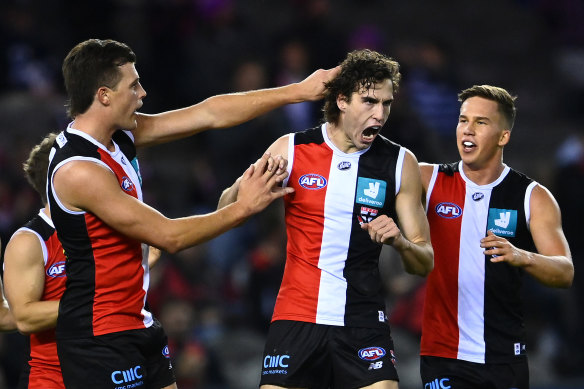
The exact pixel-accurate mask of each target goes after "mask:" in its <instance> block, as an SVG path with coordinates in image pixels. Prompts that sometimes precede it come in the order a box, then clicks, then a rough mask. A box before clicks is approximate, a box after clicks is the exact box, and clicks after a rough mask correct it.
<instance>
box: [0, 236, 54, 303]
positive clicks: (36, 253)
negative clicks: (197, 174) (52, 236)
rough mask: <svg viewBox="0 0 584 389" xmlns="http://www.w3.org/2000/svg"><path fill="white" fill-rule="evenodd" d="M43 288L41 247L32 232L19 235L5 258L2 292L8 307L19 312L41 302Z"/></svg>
mask: <svg viewBox="0 0 584 389" xmlns="http://www.w3.org/2000/svg"><path fill="white" fill-rule="evenodd" d="M44 287H45V261H44V256H43V251H42V248H41V243H40V241H39V239H38V238H37V236H36V235H34V234H33V233H31V232H18V233H16V234H15V235H14V237H13V238H12V239H11V240H10V242H9V243H8V245H7V246H6V252H5V254H4V291H5V293H6V299H7V300H8V302H9V304H10V306H11V307H12V309H13V310H14V311H15V314H18V310H19V308H20V307H22V306H23V305H24V304H26V303H30V302H35V301H40V299H41V297H42V295H43V291H44Z"/></svg>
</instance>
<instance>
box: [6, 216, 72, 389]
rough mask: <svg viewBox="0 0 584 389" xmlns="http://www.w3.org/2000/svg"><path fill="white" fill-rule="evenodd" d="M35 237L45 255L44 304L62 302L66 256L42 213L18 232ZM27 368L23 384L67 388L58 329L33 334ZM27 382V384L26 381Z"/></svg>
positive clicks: (49, 220)
mask: <svg viewBox="0 0 584 389" xmlns="http://www.w3.org/2000/svg"><path fill="white" fill-rule="evenodd" d="M19 231H26V232H29V233H32V234H34V235H36V237H37V238H38V240H39V244H40V246H41V249H42V252H43V260H44V268H45V284H44V290H43V295H42V296H41V299H40V300H41V301H50V300H59V299H60V298H61V296H62V294H63V292H64V290H65V282H66V280H67V277H66V274H65V254H63V247H62V246H61V242H59V239H57V233H56V232H55V227H54V226H53V222H52V221H51V219H50V218H49V217H48V216H47V215H46V214H45V213H44V212H43V211H42V210H41V211H40V212H39V213H38V215H37V216H35V217H34V218H33V219H31V220H30V221H29V222H27V223H26V224H25V225H24V226H23V227H21V228H19V229H18V231H16V232H19ZM29 339H30V353H29V358H28V360H27V363H28V367H26V368H25V369H23V372H22V374H21V382H22V383H23V385H24V386H25V387H27V388H28V387H30V388H51V389H53V388H65V384H63V378H62V376H61V365H60V364H59V357H58V355H57V344H56V343H55V330H54V329H50V330H46V331H41V332H37V333H34V334H31V335H30V337H29ZM23 381H24V382H23Z"/></svg>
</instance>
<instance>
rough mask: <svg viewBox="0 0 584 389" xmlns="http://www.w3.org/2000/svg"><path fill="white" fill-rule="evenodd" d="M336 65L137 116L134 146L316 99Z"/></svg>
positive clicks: (229, 123)
mask: <svg viewBox="0 0 584 389" xmlns="http://www.w3.org/2000/svg"><path fill="white" fill-rule="evenodd" d="M339 71H340V67H338V66H337V67H335V68H332V69H328V70H323V69H319V70H317V71H315V72H314V73H312V74H311V75H310V76H308V77H307V78H306V79H304V80H303V81H301V82H299V83H294V84H290V85H286V86H282V87H278V88H269V89H261V90H255V91H249V92H241V93H231V94H224V95H217V96H213V97H210V98H208V99H206V100H204V101H202V102H200V103H198V104H195V105H192V106H190V107H187V108H182V109H178V110H174V111H168V112H164V113H160V114H156V115H146V114H139V115H138V127H137V128H136V129H135V130H134V131H133V133H134V138H135V143H136V146H138V147H142V146H151V145H155V144H159V143H165V142H169V141H172V140H176V139H180V138H184V137H187V136H191V135H194V134H196V133H198V132H201V131H204V130H207V129H219V128H226V127H233V126H236V125H238V124H241V123H244V122H246V121H248V120H251V119H253V118H256V117H258V116H260V115H262V114H264V113H266V112H269V111H271V110H273V109H275V108H278V107H281V106H283V105H286V104H293V103H299V102H302V101H313V100H319V99H321V98H322V97H323V93H324V90H325V88H324V84H325V82H327V81H329V80H331V79H332V78H333V77H335V76H336V75H337V74H338V72H339Z"/></svg>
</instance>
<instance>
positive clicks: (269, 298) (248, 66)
mask: <svg viewBox="0 0 584 389" xmlns="http://www.w3.org/2000/svg"><path fill="white" fill-rule="evenodd" d="M583 20H584V2H583V1H582V0H490V1H462V0H444V1H440V2H438V1H423V0H408V1H400V2H398V1H394V0H384V1H381V0H313V1H310V0H281V1H259V0H249V1H243V0H239V1H238V0H190V1H187V0H103V1H100V2H84V1H79V0H77V1H71V0H49V1H47V0H20V1H18V0H2V2H0V48H1V50H0V139H1V140H0V238H1V239H2V242H3V243H4V244H5V243H6V242H7V241H8V240H9V239H10V236H11V235H12V233H13V232H14V231H15V230H16V229H17V228H18V227H19V226H21V225H22V224H23V223H24V222H26V221H27V220H28V219H29V218H31V217H32V216H33V215H34V214H35V213H36V212H37V210H38V208H39V207H40V206H41V204H40V200H39V199H38V196H37V195H36V193H34V191H33V190H32V189H31V188H29V186H28V184H27V183H26V181H25V180H24V178H23V174H22V171H21V165H22V162H23V161H24V160H25V159H26V157H27V155H28V152H29V151H30V149H31V147H32V146H33V145H34V144H36V143H38V142H39V141H40V140H41V139H42V137H43V135H45V134H46V133H47V132H49V131H61V130H62V129H63V128H64V127H65V126H66V124H67V122H68V119H67V118H66V116H65V109H64V105H65V96H64V90H63V86H62V77H61V74H60V66H61V62H62V60H63V58H64V56H65V55H66V54H67V52H68V51H69V50H70V49H71V48H72V47H73V46H74V45H75V44H77V43H78V42H80V41H82V40H85V39H88V38H101V39H106V38H112V39H116V40H120V41H123V42H125V43H127V44H129V45H130V47H132V49H133V50H134V51H135V52H136V54H137V56H138V62H137V69H138V72H139V73H140V77H141V82H142V84H143V86H144V88H145V89H146V91H147V92H148V96H147V97H146V99H145V100H144V106H143V108H142V111H143V112H145V113H156V112H160V111H164V110H169V109H174V108H179V107H182V106H187V105H190V104H194V103H197V102H199V101H201V100H203V99H204V98H206V97H209V96H211V95H214V94H218V93H227V92H234V91H244V90H250V89H258V88H264V87H273V86H278V85H283V84H287V83H290V82H294V81H299V80H301V79H303V78H305V77H306V76H307V75H309V74H310V73H312V71H314V70H315V69H317V68H329V67H332V66H335V65H337V64H338V63H339V62H340V61H342V60H343V59H344V58H345V55H346V53H347V52H348V51H351V50H353V49H359V48H365V47H367V48H370V49H374V50H377V51H380V52H383V53H385V54H387V55H389V56H391V57H394V58H395V59H396V60H398V61H399V62H400V64H401V66H402V68H401V69H402V74H403V82H402V86H401V90H400V92H399V94H397V95H396V101H395V103H394V105H393V107H392V113H391V115H390V119H389V122H388V124H387V125H386V126H385V128H384V130H383V134H384V135H385V136H387V137H389V138H390V139H392V140H394V141H397V142H399V143H401V144H402V145H404V146H406V147H408V148H409V149H411V150H412V151H413V152H414V153H415V154H416V156H417V157H418V159H419V160H420V161H427V162H451V161H455V160H457V158H458V156H457V151H456V146H455V127H456V123H457V116H458V107H459V105H458V102H457V97H456V94H457V92H459V91H460V90H461V89H464V88H467V87H470V86H472V85H474V84H484V83H487V84H494V85H498V86H502V87H504V88H506V89H508V90H509V91H510V92H512V93H513V94H516V95H518V96H519V98H518V100H517V107H518V117H517V121H516V125H515V128H514V130H513V136H512V141H511V144H510V145H509V146H507V147H506V152H505V162H506V163H507V164H509V165H510V166H512V167H514V168H516V169H518V170H520V171H523V172H525V173H526V174H528V175H530V176H531V177H532V178H534V179H536V180H537V181H539V182H540V183H541V184H543V185H545V186H546V187H548V188H549V189H550V190H551V191H552V192H553V193H554V195H555V196H556V198H557V200H558V202H559V204H560V206H561V209H562V213H563V225H564V230H565V233H566V235H567V237H568V240H569V242H570V246H571V249H572V254H573V259H574V263H575V267H576V279H575V281H574V285H573V286H572V288H570V289H568V290H552V289H546V288H543V287H541V286H539V285H537V284H536V283H535V282H533V281H532V280H530V279H528V278H526V285H525V295H526V307H525V311H526V317H527V323H526V324H527V328H528V333H529V344H528V352H529V355H530V365H531V376H532V379H531V381H532V387H533V388H563V389H566V388H581V387H584V371H583V369H582V367H584V351H583V350H584V341H583V335H582V332H583V330H584V326H583V324H582V313H581V312H582V308H583V307H584V304H583V301H582V287H583V281H582V279H581V276H580V269H579V266H580V262H581V258H582V255H583V253H584V248H583V241H584V240H583V239H582V237H581V235H582V234H581V233H582V227H581V221H582V220H583V218H582V216H583V213H584V206H583V205H582V194H583V188H582V187H583V185H584V179H583V176H584V131H583V130H584V127H583V124H582V123H583V119H584V115H583V112H584V22H583ZM320 108H321V104H320V103H303V104H296V105H292V106H288V107H286V108H282V109H279V110H277V111H274V112H272V113H269V114H267V115H265V116H263V117H261V118H258V119H255V120H253V121H251V122H249V123H247V124H245V125H242V126H239V127H237V128H233V129H228V130H221V131H215V132H208V133H203V134H199V135H197V136H194V137H192V138H190V139H186V140H182V141H180V142H175V143H172V144H168V145H164V146H158V147H154V148H151V149H146V150H141V151H140V154H139V157H140V163H141V169H142V175H143V177H144V193H145V201H146V203H148V204H150V205H152V206H154V207H155V208H157V209H159V210H161V211H162V212H163V213H164V214H165V215H167V216H170V217H179V216H185V215H187V214H193V213H203V212H208V211H212V210H213V209H214V208H215V206H216V202H217V200H218V198H219V195H220V193H221V191H222V190H223V189H224V188H225V187H226V186H228V185H230V184H231V183H232V182H233V181H234V180H235V179H236V178H237V177H238V176H239V175H240V174H241V173H242V172H243V171H244V170H245V168H246V167H247V166H248V165H249V164H250V163H252V162H253V161H255V160H256V159H257V158H258V157H259V155H260V154H261V153H262V152H263V151H264V150H265V148H266V147H267V146H268V145H269V144H271V143H272V142H273V141H274V140H275V139H276V138H277V137H279V136H281V135H283V134H286V133H288V132H291V131H296V130H302V129H305V128H308V127H312V126H314V125H316V124H318V123H319V122H320V120H321V112H320ZM284 258H285V232H284V228H283V222H282V209H281V204H279V203H278V204H274V205H273V206H270V208H269V209H268V210H266V211H265V212H263V213H262V214H260V215H258V216H256V217H254V218H253V219H252V220H250V221H249V222H247V223H246V224H245V225H244V226H242V227H240V228H238V229H236V230H233V231H231V232H229V233H227V234H225V235H224V236H222V237H220V238H218V239H215V240H214V241H212V242H209V243H208V244H204V245H201V246H198V247H195V248H192V249H188V250H185V251H183V252H181V253H179V254H176V255H169V254H163V257H162V259H161V261H160V263H159V264H158V265H157V266H156V267H155V268H154V269H153V271H152V284H151V293H150V295H149V303H150V305H151V308H152V310H153V312H154V313H155V315H156V316H157V317H158V318H159V319H160V320H161V321H162V323H163V325H164V327H165V329H166V331H167V333H168V335H169V338H170V348H171V354H172V356H173V359H174V365H175V368H176V371H177V376H178V383H179V387H180V388H182V389H185V388H213V389H215V388H217V389H218V388H242V389H243V388H254V387H255V386H256V385H257V382H258V380H259V367H260V361H261V351H262V348H263V341H264V338H265V333H266V329H267V325H268V322H269V318H270V315H271V310H272V307H273V302H274V299H275V295H276V293H277V289H278V287H279V283H280V277H281V272H282V269H283V263H284ZM383 261H384V263H387V264H388V266H387V268H388V269H386V270H387V272H388V274H389V275H390V277H391V278H392V281H391V282H390V283H389V285H388V305H389V307H390V309H391V310H390V316H393V315H392V314H391V313H393V312H392V311H394V312H395V316H394V317H395V319H392V321H393V332H394V337H395V340H396V349H397V350H396V352H397V357H398V371H399V373H400V375H401V377H402V383H401V387H402V389H408V388H420V387H421V382H420V380H419V376H418V370H417V369H418V366H417V364H418V361H417V352H418V349H417V347H418V341H419V326H418V322H417V319H418V318H419V316H418V315H419V310H418V308H420V307H421V306H420V302H419V300H415V297H416V296H415V292H416V291H417V290H418V288H419V287H420V285H421V284H422V281H423V280H421V279H419V278H417V277H413V276H408V275H403V272H402V271H401V266H400V264H399V263H398V262H396V261H397V259H396V258H395V256H394V254H393V253H392V252H391V250H386V251H384V257H383ZM404 307H405V308H404ZM398 313H399V314H398ZM404 318H405V319H404ZM24 347H25V346H24V338H23V337H22V336H20V335H19V334H3V335H0V388H2V387H3V388H13V387H15V383H16V380H17V378H18V373H19V368H20V364H21V363H22V361H23V358H24V356H25V354H24Z"/></svg>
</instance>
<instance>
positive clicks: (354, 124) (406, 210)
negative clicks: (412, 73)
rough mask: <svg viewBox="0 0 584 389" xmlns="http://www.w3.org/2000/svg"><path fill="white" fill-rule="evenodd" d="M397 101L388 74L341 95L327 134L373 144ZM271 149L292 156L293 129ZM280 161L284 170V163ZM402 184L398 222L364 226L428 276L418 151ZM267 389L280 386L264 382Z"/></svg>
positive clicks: (229, 192)
mask: <svg viewBox="0 0 584 389" xmlns="http://www.w3.org/2000/svg"><path fill="white" fill-rule="evenodd" d="M392 101H393V85H392V83H391V81H390V80H384V81H383V82H381V83H378V84H376V85H375V86H374V87H372V88H370V89H366V90H359V91H357V92H354V93H353V94H352V96H351V98H350V99H349V98H347V97H346V96H339V97H338V98H337V105H338V107H339V109H340V110H341V115H340V118H339V122H338V123H337V124H336V125H333V124H331V123H328V124H327V134H328V136H329V138H330V139H331V141H332V142H333V143H334V145H335V146H336V147H338V148H339V149H340V150H341V151H343V152H345V153H353V152H356V151H359V150H364V149H366V148H368V147H369V146H370V145H371V143H372V142H373V140H374V139H375V137H377V135H379V131H380V130H381V128H382V127H383V125H384V124H385V122H386V121H387V119H388V117H389V113H390V107H391V103H392ZM268 152H270V153H271V154H273V155H281V156H282V157H283V158H284V160H287V158H288V135H285V136H283V137H281V138H279V139H278V140H276V141H275V142H274V143H273V144H272V145H271V146H270V147H269V148H268ZM283 165H285V163H282V164H281V165H279V170H280V169H284V170H285V167H284V168H283V167H282V166H283ZM403 169H404V170H403V174H402V177H407V179H402V182H401V189H400V192H399V194H398V195H397V197H396V211H397V214H398V216H399V219H400V220H401V221H402V223H401V225H400V226H398V225H397V224H396V223H395V222H394V220H393V219H392V218H390V217H388V216H387V215H380V216H378V217H377V218H375V219H374V220H373V221H371V222H370V223H364V224H363V225H362V226H361V228H362V229H363V230H365V231H367V232H368V233H369V235H370V237H371V239H372V240H373V241H374V242H377V243H379V244H389V245H391V246H393V247H394V248H395V249H396V250H397V251H398V252H399V253H400V256H401V259H402V262H403V264H404V268H405V269H406V271H407V272H409V273H412V274H417V275H421V276H426V275H427V274H428V273H429V272H430V271H431V270H432V268H433V266H434V252H433V249H432V246H431V244H430V230H429V227H428V221H427V219H426V215H425V212H424V208H423V206H422V203H421V202H420V197H421V195H422V184H421V180H420V170H419V168H418V162H417V160H416V158H415V156H414V155H413V154H412V153H411V152H409V151H407V152H406V156H405V159H404V167H403ZM239 185H240V180H239V179H238V180H237V181H236V182H235V183H234V184H233V185H232V186H231V187H230V188H228V189H226V190H225V191H224V192H223V194H222V195H221V199H220V200H219V204H218V208H222V207H226V206H228V204H230V202H231V201H233V200H234V199H235V198H236V195H237V192H238V189H239ZM397 387H398V383H397V382H396V381H389V380H384V381H379V382H376V383H375V384H373V385H369V386H366V387H365V388H368V389H390V388H397ZM261 388H262V389H274V388H280V387H279V386H274V385H262V386H261Z"/></svg>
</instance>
